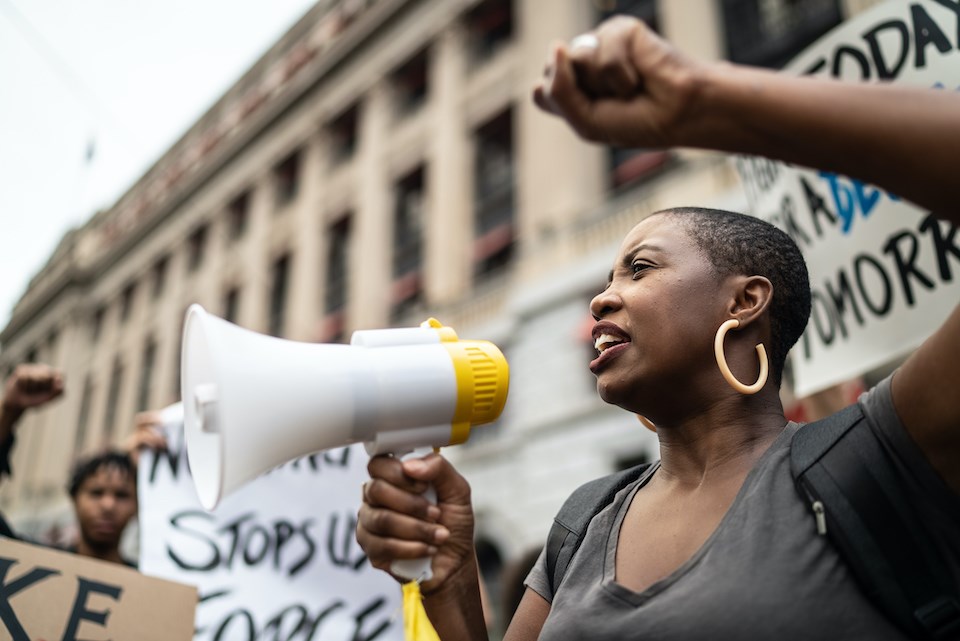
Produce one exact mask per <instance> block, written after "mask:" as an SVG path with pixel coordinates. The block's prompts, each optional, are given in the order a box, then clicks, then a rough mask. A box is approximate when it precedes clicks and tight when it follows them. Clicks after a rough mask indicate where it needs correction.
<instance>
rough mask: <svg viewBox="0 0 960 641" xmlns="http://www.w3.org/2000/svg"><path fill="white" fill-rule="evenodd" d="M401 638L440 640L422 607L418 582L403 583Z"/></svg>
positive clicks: (411, 640) (424, 640)
mask: <svg viewBox="0 0 960 641" xmlns="http://www.w3.org/2000/svg"><path fill="white" fill-rule="evenodd" d="M403 638H404V640H405V641H440V637H439V636H437V631H436V630H434V629H433V624H432V623H430V619H429V618H428V617H427V611H426V610H424V609H423V596H422V595H421V594H420V583H418V582H417V581H410V582H409V583H404V584H403Z"/></svg>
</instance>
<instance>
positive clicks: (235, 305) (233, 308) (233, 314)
mask: <svg viewBox="0 0 960 641" xmlns="http://www.w3.org/2000/svg"><path fill="white" fill-rule="evenodd" d="M239 315H240V288H239V287H231V288H230V289H229V290H227V295H226V296H224V297H223V318H224V319H225V320H228V321H230V322H231V323H236V322H237V317H238V316H239Z"/></svg>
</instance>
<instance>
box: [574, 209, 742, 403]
mask: <svg viewBox="0 0 960 641" xmlns="http://www.w3.org/2000/svg"><path fill="white" fill-rule="evenodd" d="M724 289H725V288H724V287H723V281H721V280H720V279H718V277H717V275H716V272H715V270H714V269H713V267H712V265H711V264H710V263H709V261H708V260H707V259H706V257H705V256H704V255H703V253H702V252H701V251H700V249H699V248H698V247H697V245H696V243H695V241H694V240H693V239H692V238H690V237H689V236H688V235H687V233H686V231H685V230H684V227H683V225H682V224H680V222H679V221H678V219H677V218H674V217H672V216H670V215H655V216H651V217H650V218H647V219H645V220H644V221H642V222H641V223H640V224H638V225H637V226H636V227H634V228H633V230H632V231H631V232H630V233H629V234H627V237H626V238H625V239H624V241H623V244H622V245H621V247H620V251H619V254H618V256H617V260H616V262H615V263H614V266H613V270H612V271H611V272H610V280H609V283H608V285H607V287H606V289H604V291H603V292H601V293H600V294H598V295H597V296H596V297H594V299H593V301H592V302H591V303H590V311H591V312H592V313H593V315H594V317H595V318H597V319H598V322H597V324H596V325H595V326H594V330H593V338H594V341H595V344H596V346H597V348H598V351H599V355H598V356H597V358H596V359H595V360H594V361H593V362H591V363H590V369H591V371H593V373H594V374H595V375H596V377H597V391H598V392H599V393H600V397H601V398H603V400H605V401H607V402H608V403H612V404H615V405H618V406H620V407H623V408H624V409H627V410H629V411H633V412H641V413H642V412H650V413H651V414H652V415H653V417H654V419H655V416H656V405H657V404H659V403H663V402H668V403H669V402H673V400H674V399H683V400H684V401H686V399H688V398H690V396H689V393H690V392H692V391H693V389H691V386H695V385H697V384H699V383H700V382H703V381H706V380H707V378H706V377H707V376H708V375H713V374H716V371H715V370H716V364H715V363H714V361H713V338H714V335H715V334H716V330H717V327H719V324H720V322H721V320H722V319H724V318H725V315H724V313H725V305H726V304H727V301H729V300H730V299H729V296H728V295H724Z"/></svg>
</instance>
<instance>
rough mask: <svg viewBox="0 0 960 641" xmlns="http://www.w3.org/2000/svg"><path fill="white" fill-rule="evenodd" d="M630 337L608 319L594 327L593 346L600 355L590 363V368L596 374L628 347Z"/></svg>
mask: <svg viewBox="0 0 960 641" xmlns="http://www.w3.org/2000/svg"><path fill="white" fill-rule="evenodd" d="M629 344H630V337H629V336H627V333H626V332H624V331H623V330H622V329H620V328H619V327H617V326H616V325H614V324H613V323H610V322H607V321H600V322H599V323H597V324H596V325H595V326H594V328H593V346H594V347H595V348H596V350H597V352H598V354H599V356H597V358H595V359H594V360H593V361H592V362H591V363H590V370H591V371H592V372H593V373H594V374H596V373H597V372H598V371H600V369H602V368H603V367H604V366H605V365H606V364H607V363H609V362H610V361H611V360H613V359H614V358H616V357H617V355H618V354H620V353H621V352H623V351H624V350H626V349H627V347H628V346H629Z"/></svg>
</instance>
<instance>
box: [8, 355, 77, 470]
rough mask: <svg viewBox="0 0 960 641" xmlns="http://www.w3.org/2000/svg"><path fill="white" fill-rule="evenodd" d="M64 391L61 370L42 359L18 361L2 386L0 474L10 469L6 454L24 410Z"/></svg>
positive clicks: (45, 401)
mask: <svg viewBox="0 0 960 641" xmlns="http://www.w3.org/2000/svg"><path fill="white" fill-rule="evenodd" d="M62 393H63V374H62V373H61V372H60V370H57V369H54V368H53V367H50V366H49V365H44V364H42V363H24V364H21V365H17V367H16V368H15V369H14V370H13V373H12V374H11V375H10V377H9V378H8V379H7V380H6V382H5V383H4V386H3V400H2V401H0V476H2V475H3V474H8V473H9V472H10V467H9V456H10V449H11V447H12V445H13V437H14V435H15V432H16V425H17V423H18V422H19V421H20V418H21V417H22V416H23V413H24V412H26V411H27V410H28V409H30V408H32V407H39V406H41V405H44V404H46V403H48V402H49V401H51V400H53V399H55V398H56V397H58V396H60V395H61V394H62Z"/></svg>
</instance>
